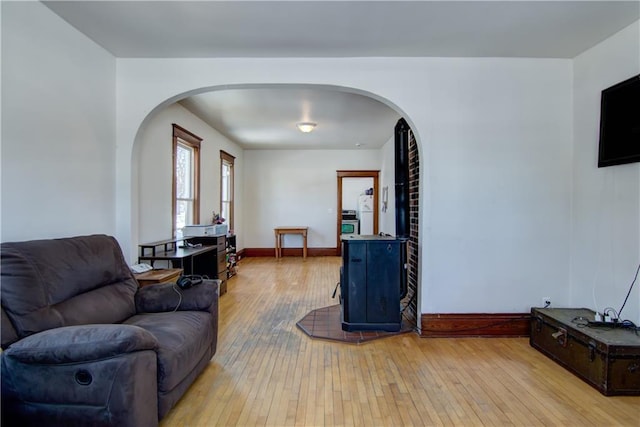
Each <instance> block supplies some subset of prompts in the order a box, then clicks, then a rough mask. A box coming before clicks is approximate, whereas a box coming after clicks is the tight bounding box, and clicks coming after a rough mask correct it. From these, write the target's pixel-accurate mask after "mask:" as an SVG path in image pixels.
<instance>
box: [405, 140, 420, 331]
mask: <svg viewBox="0 0 640 427" xmlns="http://www.w3.org/2000/svg"><path fill="white" fill-rule="evenodd" d="M419 189H420V160H419V158H418V146H417V144H416V138H415V136H414V135H413V132H411V131H409V223H410V234H409V254H408V258H409V259H408V261H409V268H408V284H407V285H408V292H407V296H406V297H405V298H404V299H403V300H402V306H403V307H404V306H405V305H407V304H409V305H408V307H407V308H406V309H405V310H404V316H405V319H406V320H407V321H408V322H409V323H410V324H411V326H413V327H414V328H415V327H416V326H417V319H418V316H417V312H418V301H417V300H418V225H419V216H420V209H419V208H420V205H419V198H418V196H419Z"/></svg>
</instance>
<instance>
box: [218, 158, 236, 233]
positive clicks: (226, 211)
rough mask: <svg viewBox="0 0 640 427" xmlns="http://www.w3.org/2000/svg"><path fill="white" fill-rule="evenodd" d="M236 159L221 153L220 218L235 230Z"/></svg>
mask: <svg viewBox="0 0 640 427" xmlns="http://www.w3.org/2000/svg"><path fill="white" fill-rule="evenodd" d="M234 160H235V157H233V156H232V155H231V154H229V153H225V152H224V151H222V150H221V151H220V216H222V218H224V219H225V220H226V223H227V224H228V225H229V231H231V230H233V162H234Z"/></svg>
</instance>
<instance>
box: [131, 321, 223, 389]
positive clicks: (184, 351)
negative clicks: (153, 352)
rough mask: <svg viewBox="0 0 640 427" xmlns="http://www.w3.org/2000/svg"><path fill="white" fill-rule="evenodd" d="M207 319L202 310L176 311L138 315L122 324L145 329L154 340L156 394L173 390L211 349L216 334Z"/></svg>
mask: <svg viewBox="0 0 640 427" xmlns="http://www.w3.org/2000/svg"><path fill="white" fill-rule="evenodd" d="M210 316H211V314H209V313H207V312H204V311H176V312H169V313H149V314H140V315H136V316H133V317H132V318H130V319H128V320H127V321H126V322H125V323H126V324H129V325H135V326H139V327H141V328H143V329H146V330H147V331H149V332H151V334H152V335H154V336H155V338H156V340H157V341H158V350H157V351H158V391H160V392H166V391H170V390H172V389H173V388H174V387H176V386H177V385H178V384H179V383H180V382H181V381H182V380H183V379H184V378H185V377H187V376H188V374H189V373H190V372H191V371H192V370H193V369H195V368H196V365H197V363H198V361H200V359H202V357H203V356H204V354H205V353H206V352H207V350H208V349H209V348H210V347H211V342H212V341H213V338H214V334H215V333H216V332H215V331H214V330H213V327H212V326H211V322H210Z"/></svg>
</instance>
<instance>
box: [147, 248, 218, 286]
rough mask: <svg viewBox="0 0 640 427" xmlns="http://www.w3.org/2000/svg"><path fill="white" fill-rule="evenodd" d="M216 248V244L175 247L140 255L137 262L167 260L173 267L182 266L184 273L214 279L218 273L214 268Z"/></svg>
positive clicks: (152, 262) (151, 262)
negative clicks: (152, 253)
mask: <svg viewBox="0 0 640 427" xmlns="http://www.w3.org/2000/svg"><path fill="white" fill-rule="evenodd" d="M217 250H218V247H217V246H199V247H195V248H193V247H192V248H181V247H177V248H175V249H174V250H171V249H170V250H168V251H166V252H165V251H162V252H156V253H155V254H154V255H140V256H139V257H138V262H142V261H149V263H150V264H151V265H152V266H153V264H154V262H155V261H169V262H171V266H172V267H173V268H182V269H183V270H184V274H197V275H200V276H208V277H209V278H210V279H216V278H217V274H218V273H217V270H216V254H217Z"/></svg>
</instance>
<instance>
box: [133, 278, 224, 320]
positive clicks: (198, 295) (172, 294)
mask: <svg viewBox="0 0 640 427" xmlns="http://www.w3.org/2000/svg"><path fill="white" fill-rule="evenodd" d="M219 286H220V280H204V281H203V282H202V283H201V284H199V285H195V286H193V287H191V288H189V289H180V288H179V287H178V286H177V285H176V284H175V283H159V284H154V285H148V286H145V287H143V288H140V289H139V290H138V292H137V293H136V310H137V312H138V313H159V312H166V311H176V310H180V311H189V310H192V311H208V312H210V313H212V312H213V310H214V309H216V310H217V301H218V292H219V291H218V289H219Z"/></svg>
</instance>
